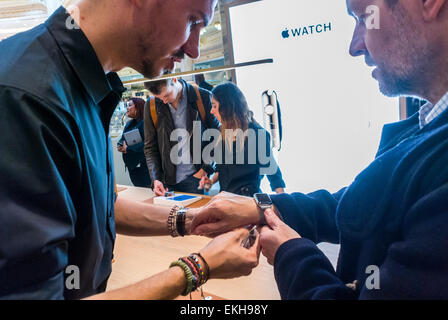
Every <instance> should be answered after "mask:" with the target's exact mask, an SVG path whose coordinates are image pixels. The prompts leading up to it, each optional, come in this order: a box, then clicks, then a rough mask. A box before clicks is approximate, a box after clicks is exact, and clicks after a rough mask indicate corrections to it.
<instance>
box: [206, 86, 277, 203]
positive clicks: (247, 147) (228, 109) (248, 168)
mask: <svg viewBox="0 0 448 320" xmlns="http://www.w3.org/2000/svg"><path fill="white" fill-rule="evenodd" d="M212 93H213V96H212V110H211V113H212V114H213V115H214V116H215V117H216V118H217V119H218V121H219V122H220V123H221V139H220V141H219V143H220V144H221V145H220V146H219V148H221V149H222V159H221V158H220V159H216V153H215V160H217V165H216V173H215V175H214V176H213V178H212V179H209V178H207V177H204V178H203V179H202V180H201V183H200V187H205V188H207V187H209V186H210V185H213V184H215V183H216V182H217V181H219V184H220V188H221V191H227V192H232V193H235V194H240V195H244V196H252V195H253V194H254V193H259V192H261V191H260V184H261V180H262V178H263V176H264V175H265V172H268V173H267V174H266V175H267V177H268V179H269V181H270V183H271V189H272V191H275V192H277V193H283V192H284V188H285V182H284V181H283V178H282V173H281V171H280V168H279V167H278V166H277V163H276V162H275V160H274V158H273V157H272V155H271V141H270V135H269V133H268V132H267V131H266V130H265V129H264V128H263V127H261V126H260V125H259V124H258V123H257V122H256V121H255V119H254V118H253V114H252V112H251V111H250V110H249V106H248V104H247V101H246V98H245V96H244V94H243V93H242V92H241V90H240V89H239V88H238V87H237V86H236V85H234V84H233V83H225V84H221V85H219V86H217V87H216V88H214V89H213V91H212ZM272 168H274V169H272ZM268 169H270V170H268Z"/></svg>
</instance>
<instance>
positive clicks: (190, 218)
mask: <svg viewBox="0 0 448 320" xmlns="http://www.w3.org/2000/svg"><path fill="white" fill-rule="evenodd" d="M197 214H198V209H195V208H189V209H188V210H187V215H186V217H185V235H187V236H189V235H191V223H192V222H193V219H194V218H195V217H196V215H197Z"/></svg>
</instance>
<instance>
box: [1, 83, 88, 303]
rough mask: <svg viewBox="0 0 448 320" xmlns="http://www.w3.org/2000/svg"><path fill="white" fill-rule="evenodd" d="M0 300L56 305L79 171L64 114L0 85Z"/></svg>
mask: <svg viewBox="0 0 448 320" xmlns="http://www.w3.org/2000/svg"><path fill="white" fill-rule="evenodd" d="M0 101H1V105H0V114H1V117H0V127H1V128H2V134H1V135H0V150H1V151H0V152H1V157H0V284H1V285H0V297H2V296H5V297H13V298H15V299H27V298H33V297H35V296H36V293H39V292H40V293H39V295H40V297H39V298H40V299H47V298H51V299H62V298H63V297H64V296H63V294H64V270H65V268H66V266H67V265H68V262H69V261H68V248H69V242H70V240H71V239H73V238H74V236H75V231H74V226H75V223H76V219H77V216H76V209H75V204H74V202H73V196H74V195H76V194H77V193H78V194H79V190H81V185H82V183H81V181H82V178H81V177H82V165H81V157H80V154H79V149H78V146H77V143H76V139H75V135H77V134H79V132H78V133H77V132H74V131H73V130H71V129H70V128H71V127H75V123H74V121H73V120H72V118H71V117H70V115H69V114H68V113H67V112H65V111H63V109H62V108H59V107H57V106H51V105H50V104H47V103H45V102H44V101H43V100H41V99H40V98H38V97H36V96H34V95H31V94H29V93H26V92H22V91H21V90H18V89H12V88H8V87H2V86H0Z"/></svg>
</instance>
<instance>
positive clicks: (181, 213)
mask: <svg viewBox="0 0 448 320" xmlns="http://www.w3.org/2000/svg"><path fill="white" fill-rule="evenodd" d="M187 211H188V209H187V208H182V209H179V210H178V211H177V215H176V231H177V233H178V234H179V236H181V237H184V236H185V233H186V232H185V221H186V218H187Z"/></svg>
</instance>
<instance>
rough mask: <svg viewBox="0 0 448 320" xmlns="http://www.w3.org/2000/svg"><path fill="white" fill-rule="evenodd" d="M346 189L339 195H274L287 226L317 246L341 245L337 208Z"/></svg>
mask: <svg viewBox="0 0 448 320" xmlns="http://www.w3.org/2000/svg"><path fill="white" fill-rule="evenodd" d="M345 190H346V188H344V189H341V190H340V191H338V192H337V193H335V194H331V193H329V192H328V191H326V190H319V191H316V192H313V193H310V194H303V193H292V194H286V193H285V194H278V195H272V196H271V199H272V202H273V203H274V205H275V206H276V208H277V209H278V210H279V212H280V214H281V215H282V218H283V220H284V221H285V223H286V224H287V225H288V226H290V227H291V228H293V229H294V230H296V231H297V232H298V233H299V234H300V235H301V236H302V237H304V238H307V239H309V240H311V241H313V242H314V243H320V242H329V243H334V244H338V243H339V231H338V228H337V224H336V208H337V205H338V203H339V200H340V199H341V197H342V195H343V194H344V192H345Z"/></svg>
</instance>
